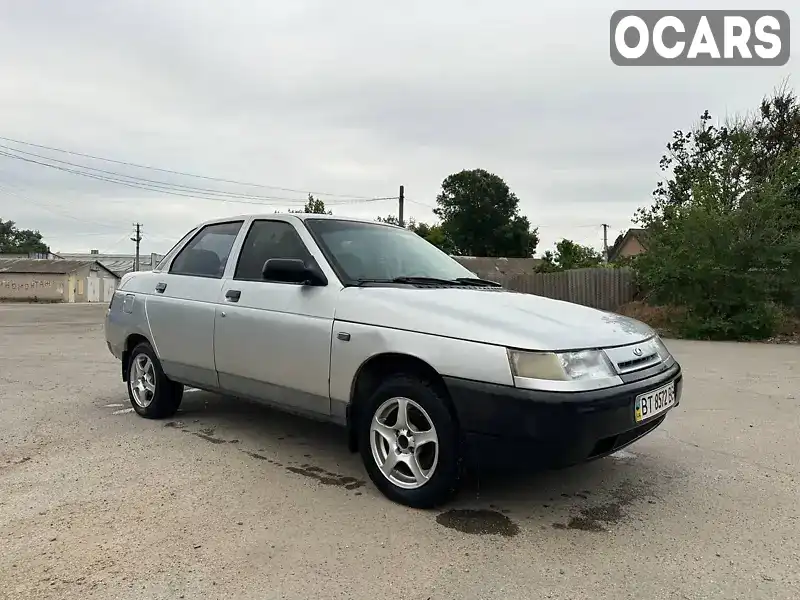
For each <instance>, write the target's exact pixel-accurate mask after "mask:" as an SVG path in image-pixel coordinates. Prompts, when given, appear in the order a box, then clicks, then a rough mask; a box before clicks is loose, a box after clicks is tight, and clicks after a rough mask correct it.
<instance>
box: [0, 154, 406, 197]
mask: <svg viewBox="0 0 800 600" xmlns="http://www.w3.org/2000/svg"><path fill="white" fill-rule="evenodd" d="M0 156H5V157H7V158H13V159H16V160H21V161H24V162H27V163H33V164H37V165H40V166H43V167H49V168H51V169H56V170H58V171H63V172H65V173H72V174H73V175H80V176H82V177H88V178H90V179H96V180H98V181H105V182H109V183H116V184H118V185H124V186H127V187H131V188H134V189H141V190H147V191H151V192H159V193H161V194H168V195H170V196H180V197H183V198H199V199H201V200H211V201H216V202H226V203H227V202H233V203H236V204H255V205H257V206H281V205H286V204H288V203H289V202H287V201H282V202H279V201H271V202H256V201H252V200H244V199H238V198H227V197H222V198H217V197H209V196H207V195H206V194H208V193H215V192H203V193H194V194H190V193H184V190H179V191H175V189H176V187H175V186H172V185H171V184H166V183H163V182H161V183H140V182H138V181H125V180H122V179H116V178H114V177H106V176H103V175H95V174H94V173H87V172H85V171H80V170H78V169H69V168H67V167H61V166H58V165H53V164H48V163H44V162H41V161H38V160H33V159H31V158H25V157H24V156H17V155H14V154H10V153H8V152H3V151H0ZM62 162H63V161H62ZM120 176H121V177H126V176H125V175H120ZM219 194H224V192H220V193H219ZM396 199H397V196H387V197H383V198H367V199H363V200H361V199H352V200H350V201H349V202H348V201H344V200H340V201H333V202H331V203H330V204H331V205H332V206H340V205H344V204H356V203H365V202H378V201H382V200H396ZM290 202H292V203H294V204H298V203H301V202H302V203H305V200H300V199H297V198H293V199H291V201H290Z"/></svg>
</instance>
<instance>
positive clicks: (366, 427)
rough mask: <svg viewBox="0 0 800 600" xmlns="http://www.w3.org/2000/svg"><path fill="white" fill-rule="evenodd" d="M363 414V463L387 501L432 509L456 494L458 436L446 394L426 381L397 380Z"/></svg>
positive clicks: (374, 396)
mask: <svg viewBox="0 0 800 600" xmlns="http://www.w3.org/2000/svg"><path fill="white" fill-rule="evenodd" d="M360 412H361V415H362V417H361V419H360V423H359V425H358V427H359V432H358V434H359V438H360V439H359V448H360V452H361V458H362V460H363V461H364V466H365V468H366V470H367V473H368V474H369V476H370V479H371V480H372V482H373V483H374V484H375V486H376V487H377V488H378V489H379V490H380V491H381V492H382V493H383V494H384V495H385V496H386V497H387V498H389V499H390V500H393V501H395V502H398V503H400V504H404V505H406V506H411V507H413V508H431V507H434V506H436V505H439V504H442V503H444V502H446V501H448V500H449V499H450V498H451V497H452V496H453V495H454V494H455V492H456V491H457V488H458V484H459V481H460V476H461V451H460V443H459V433H458V426H457V424H456V421H455V419H454V418H453V415H452V414H451V412H450V410H449V409H448V406H447V402H446V398H445V396H444V394H443V392H441V391H439V390H438V389H437V387H436V386H434V385H432V384H431V383H429V382H427V381H425V380H423V379H419V378H417V377H414V376H411V375H395V376H392V377H390V378H389V379H387V380H386V381H384V383H382V384H381V385H380V386H379V387H378V389H377V390H375V392H374V393H373V394H372V396H371V397H370V398H369V399H368V400H367V402H366V405H365V406H364V409H363V410H362V411H360Z"/></svg>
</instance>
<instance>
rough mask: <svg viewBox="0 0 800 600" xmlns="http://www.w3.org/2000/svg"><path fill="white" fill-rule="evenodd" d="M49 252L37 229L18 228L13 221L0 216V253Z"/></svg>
mask: <svg viewBox="0 0 800 600" xmlns="http://www.w3.org/2000/svg"><path fill="white" fill-rule="evenodd" d="M29 252H41V253H47V252H50V248H49V246H48V245H47V244H45V243H44V240H43V239H42V234H41V233H39V231H38V230H36V231H34V230H32V229H19V228H18V227H17V226H16V223H14V221H4V220H3V219H2V218H0V254H27V253H29Z"/></svg>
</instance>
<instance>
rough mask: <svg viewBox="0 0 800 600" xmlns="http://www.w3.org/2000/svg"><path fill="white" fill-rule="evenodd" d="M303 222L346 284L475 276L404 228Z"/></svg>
mask: <svg viewBox="0 0 800 600" xmlns="http://www.w3.org/2000/svg"><path fill="white" fill-rule="evenodd" d="M305 223H306V226H307V227H308V229H309V230H310V231H311V233H312V235H313V236H314V237H315V238H316V240H317V243H318V244H319V245H320V247H321V249H322V251H323V252H324V253H325V255H326V257H327V258H328V260H329V261H330V262H331V263H332V265H333V268H334V269H335V270H336V271H337V273H338V274H339V276H340V277H341V279H342V280H343V281H345V282H347V283H352V282H357V281H360V280H362V281H363V280H381V281H384V280H392V279H395V278H397V277H434V278H437V279H448V280H455V279H457V278H459V277H475V273H473V272H472V271H470V270H468V269H466V268H465V267H463V266H461V265H460V264H459V263H458V262H456V261H455V260H453V259H452V258H450V257H449V256H448V255H447V254H445V253H444V252H442V251H441V250H439V249H438V248H437V247H436V246H434V245H433V244H431V243H429V242H427V241H426V240H424V239H423V238H421V237H420V236H418V235H417V234H416V233H414V232H412V231H409V230H407V229H401V228H399V227H393V226H390V225H383V224H380V223H375V224H373V223H363V222H359V221H344V220H338V219H306V221H305Z"/></svg>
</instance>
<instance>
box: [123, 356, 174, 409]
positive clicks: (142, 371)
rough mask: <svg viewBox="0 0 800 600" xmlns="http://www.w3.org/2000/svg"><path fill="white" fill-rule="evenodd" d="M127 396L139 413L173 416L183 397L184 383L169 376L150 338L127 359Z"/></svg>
mask: <svg viewBox="0 0 800 600" xmlns="http://www.w3.org/2000/svg"><path fill="white" fill-rule="evenodd" d="M128 397H129V398H130V401H131V406H133V410H135V411H136V412H137V413H138V414H139V415H141V416H143V417H146V418H148V419H163V418H166V417H171V416H173V415H174V414H175V413H176V412H177V411H178V407H179V406H180V405H181V400H182V399H183V385H181V384H180V383H176V382H174V381H172V380H171V379H169V378H168V377H167V376H166V375H165V374H164V371H163V369H162V368H161V363H160V362H159V360H158V357H157V356H156V353H155V352H154V351H153V348H152V347H151V346H150V344H148V343H147V342H142V343H140V344H138V345H137V346H136V347H135V348H134V349H133V350H132V351H131V356H130V360H129V361H128Z"/></svg>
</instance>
